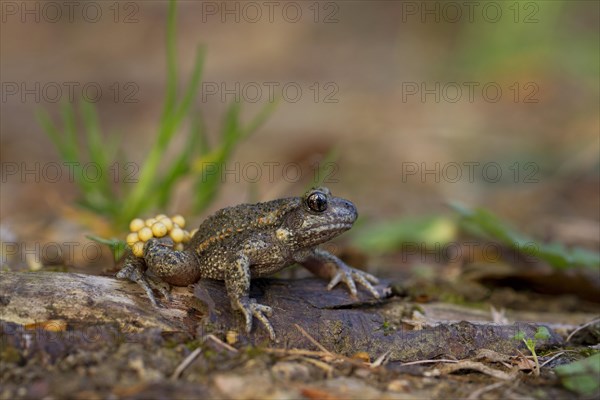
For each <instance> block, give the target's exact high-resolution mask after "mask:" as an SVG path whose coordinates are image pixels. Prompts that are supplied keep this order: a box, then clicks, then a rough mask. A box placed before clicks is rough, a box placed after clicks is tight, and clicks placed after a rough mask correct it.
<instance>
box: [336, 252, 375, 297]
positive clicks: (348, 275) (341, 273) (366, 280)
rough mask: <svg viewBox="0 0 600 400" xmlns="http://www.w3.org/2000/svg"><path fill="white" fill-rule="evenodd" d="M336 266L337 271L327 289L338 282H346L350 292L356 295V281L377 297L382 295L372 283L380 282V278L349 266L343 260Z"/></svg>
mask: <svg viewBox="0 0 600 400" xmlns="http://www.w3.org/2000/svg"><path fill="white" fill-rule="evenodd" d="M336 267H337V272H336V273H335V275H334V276H333V278H331V281H330V282H329V285H327V290H331V289H333V288H334V287H335V286H336V285H337V284H338V283H340V282H344V283H345V284H346V286H348V289H349V290H350V293H352V295H353V296H356V283H355V282H354V281H356V282H358V283H359V284H361V285H362V286H364V288H365V289H367V290H368V291H369V292H370V293H371V294H372V295H373V297H375V298H376V299H378V298H379V297H380V295H379V293H377V290H375V288H374V287H373V285H372V284H377V283H379V279H377V278H376V277H374V276H373V275H371V274H369V273H367V272H364V271H361V270H358V269H354V268H352V267H349V266H348V265H346V264H344V263H342V262H341V261H340V262H339V263H336Z"/></svg>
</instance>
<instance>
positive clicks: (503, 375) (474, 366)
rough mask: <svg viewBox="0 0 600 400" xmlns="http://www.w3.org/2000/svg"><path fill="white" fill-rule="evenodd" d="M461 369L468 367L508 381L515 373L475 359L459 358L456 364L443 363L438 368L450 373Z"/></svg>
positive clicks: (441, 371)
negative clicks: (441, 366) (442, 365)
mask: <svg viewBox="0 0 600 400" xmlns="http://www.w3.org/2000/svg"><path fill="white" fill-rule="evenodd" d="M461 369H470V370H474V371H479V372H481V373H483V374H486V375H489V376H492V377H494V378H497V379H501V380H503V381H509V380H512V379H514V378H515V374H514V373H512V374H509V373H506V372H504V371H500V370H498V369H494V368H491V367H488V366H487V365H485V364H483V363H480V362H477V361H470V360H461V361H459V362H458V363H456V364H450V365H444V367H443V368H441V369H440V373H446V374H449V373H452V372H455V371H458V370H461Z"/></svg>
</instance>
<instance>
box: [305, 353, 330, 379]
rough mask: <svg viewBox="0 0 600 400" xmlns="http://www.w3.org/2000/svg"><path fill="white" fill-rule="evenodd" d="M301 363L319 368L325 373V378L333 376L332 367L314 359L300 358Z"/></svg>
mask: <svg viewBox="0 0 600 400" xmlns="http://www.w3.org/2000/svg"><path fill="white" fill-rule="evenodd" d="M300 359H301V360H303V361H306V362H308V363H311V364H313V365H315V366H316V367H318V368H321V369H322V370H324V371H325V372H326V373H327V377H331V376H332V375H333V367H332V366H331V365H329V364H327V363H325V362H323V361H319V360H315V359H314V358H308V357H302V358H300Z"/></svg>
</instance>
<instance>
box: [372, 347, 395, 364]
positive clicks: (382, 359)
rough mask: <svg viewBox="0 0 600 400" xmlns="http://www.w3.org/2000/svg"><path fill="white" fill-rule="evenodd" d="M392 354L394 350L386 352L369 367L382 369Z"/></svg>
mask: <svg viewBox="0 0 600 400" xmlns="http://www.w3.org/2000/svg"><path fill="white" fill-rule="evenodd" d="M391 352H392V350H388V351H386V352H385V353H383V354H382V355H380V356H379V357H377V359H376V360H375V361H373V362H372V363H371V365H369V366H370V367H371V368H377V367H381V366H382V365H383V363H384V362H385V361H386V360H387V357H388V356H389V355H390V353H391Z"/></svg>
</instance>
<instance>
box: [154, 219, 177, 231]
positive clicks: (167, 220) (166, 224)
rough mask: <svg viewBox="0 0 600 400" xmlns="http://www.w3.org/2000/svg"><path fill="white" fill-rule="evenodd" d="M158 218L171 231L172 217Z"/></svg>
mask: <svg viewBox="0 0 600 400" xmlns="http://www.w3.org/2000/svg"><path fill="white" fill-rule="evenodd" d="M158 220H159V221H160V222H162V223H163V224H164V225H165V226H166V227H167V230H168V231H169V232H170V231H171V229H173V221H171V219H170V218H168V217H164V218H159V219H158Z"/></svg>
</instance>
